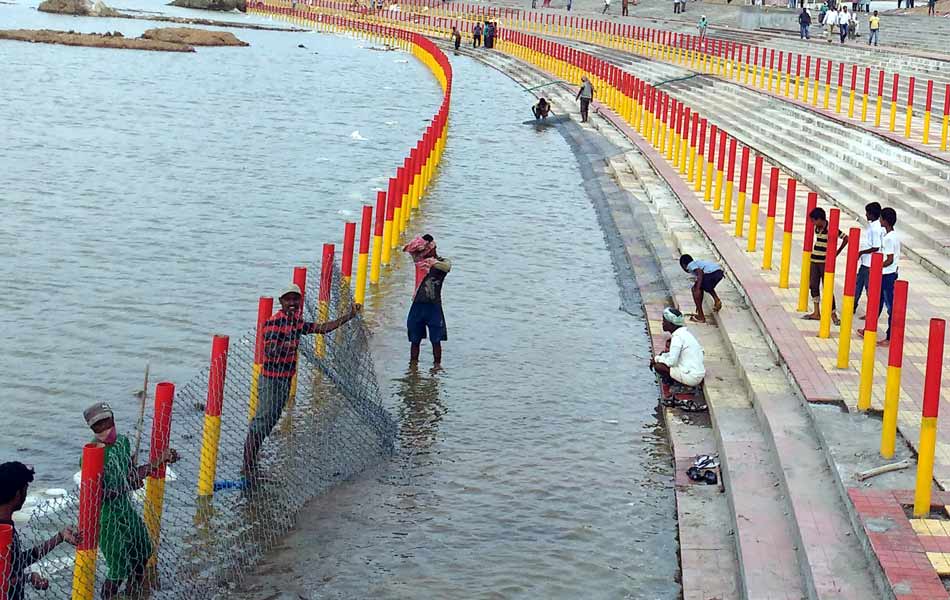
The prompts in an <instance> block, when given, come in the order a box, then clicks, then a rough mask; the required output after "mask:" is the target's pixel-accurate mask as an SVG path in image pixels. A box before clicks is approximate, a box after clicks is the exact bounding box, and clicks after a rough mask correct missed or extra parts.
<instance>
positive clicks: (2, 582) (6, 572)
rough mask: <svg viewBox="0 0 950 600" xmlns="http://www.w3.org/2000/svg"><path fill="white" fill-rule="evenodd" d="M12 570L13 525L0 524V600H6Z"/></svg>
mask: <svg viewBox="0 0 950 600" xmlns="http://www.w3.org/2000/svg"><path fill="white" fill-rule="evenodd" d="M12 571H13V525H7V524H5V523H4V524H0V600H8V598H9V596H8V594H9V591H10V579H11V578H10V574H11V573H12Z"/></svg>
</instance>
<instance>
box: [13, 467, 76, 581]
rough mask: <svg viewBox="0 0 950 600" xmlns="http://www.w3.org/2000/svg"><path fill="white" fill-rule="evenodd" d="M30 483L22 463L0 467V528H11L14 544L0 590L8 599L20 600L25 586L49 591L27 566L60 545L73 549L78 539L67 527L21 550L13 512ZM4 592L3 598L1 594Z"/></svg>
mask: <svg viewBox="0 0 950 600" xmlns="http://www.w3.org/2000/svg"><path fill="white" fill-rule="evenodd" d="M32 482H33V469H32V468H31V467H28V466H26V465H25V464H23V463H21V462H16V461H13V462H5V463H3V464H2V465H0V525H9V526H10V527H12V528H13V544H12V546H11V547H10V551H9V552H8V553H7V556H6V558H7V560H9V561H10V562H9V565H10V570H9V571H8V572H7V573H2V575H3V576H4V581H5V583H6V589H5V590H4V589H0V596H2V597H4V598H6V599H7V600H23V598H24V597H25V593H26V589H25V588H26V584H27V583H29V584H30V585H32V586H33V587H34V588H35V589H37V590H45V589H47V588H49V581H47V580H46V578H44V577H43V576H42V575H40V574H39V573H32V572H30V570H29V568H30V565H32V564H33V563H35V562H36V561H38V560H40V559H42V558H43V557H44V556H46V555H47V554H49V553H50V552H51V551H52V550H53V548H55V547H56V546H58V545H60V544H61V543H63V542H68V543H70V544H72V545H73V546H75V545H76V544H78V543H79V541H80V539H81V536H80V534H78V533H77V532H76V530H75V529H73V528H72V527H66V528H65V529H63V530H61V531H60V532H59V533H57V534H56V535H54V536H53V537H51V538H49V539H48V540H46V541H45V542H43V543H42V544H38V545H36V546H33V547H32V548H29V549H24V548H23V544H22V542H20V536H19V534H17V530H16V524H15V523H14V522H13V513H15V512H16V511H18V510H20V509H21V508H23V504H24V503H25V502H26V495H27V492H28V491H29V487H30V483H32ZM4 592H5V593H6V595H5V596H3V593H4Z"/></svg>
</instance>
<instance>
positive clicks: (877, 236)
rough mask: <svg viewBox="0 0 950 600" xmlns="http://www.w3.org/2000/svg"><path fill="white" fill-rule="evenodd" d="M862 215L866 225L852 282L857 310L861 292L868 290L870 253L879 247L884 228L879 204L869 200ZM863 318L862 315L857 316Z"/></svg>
mask: <svg viewBox="0 0 950 600" xmlns="http://www.w3.org/2000/svg"><path fill="white" fill-rule="evenodd" d="M864 216H865V217H867V220H868V226H867V227H865V228H864V231H862V232H861V244H860V246H858V265H859V266H858V276H857V279H856V280H855V283H854V310H855V311H857V310H858V304H860V303H861V294H862V293H864V292H866V291H867V290H868V277H870V274H871V255H872V254H874V253H875V252H877V251H879V250H880V249H881V238H883V237H884V228H883V227H881V222H880V221H879V220H878V219H880V218H881V204H880V203H878V202H871V203H870V204H868V205H867V206H865V207H864ZM858 318H859V319H863V318H864V315H861V316H859V317H858Z"/></svg>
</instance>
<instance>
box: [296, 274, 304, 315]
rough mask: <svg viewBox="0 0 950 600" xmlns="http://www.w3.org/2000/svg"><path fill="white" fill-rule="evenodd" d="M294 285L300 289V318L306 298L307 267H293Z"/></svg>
mask: <svg viewBox="0 0 950 600" xmlns="http://www.w3.org/2000/svg"><path fill="white" fill-rule="evenodd" d="M294 284H295V285H296V286H297V287H299V288H300V314H299V315H298V316H300V315H302V314H303V308H304V300H306V298H307V267H294Z"/></svg>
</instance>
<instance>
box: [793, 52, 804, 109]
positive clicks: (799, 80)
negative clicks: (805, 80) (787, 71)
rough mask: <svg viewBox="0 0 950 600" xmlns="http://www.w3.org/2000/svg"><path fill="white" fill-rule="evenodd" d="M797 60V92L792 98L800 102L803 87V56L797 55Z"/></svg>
mask: <svg viewBox="0 0 950 600" xmlns="http://www.w3.org/2000/svg"><path fill="white" fill-rule="evenodd" d="M796 56H797V58H796V59H795V91H794V92H793V93H792V97H794V98H795V99H796V100H798V97H799V95H800V90H801V87H802V55H801V54H798V55H796Z"/></svg>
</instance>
